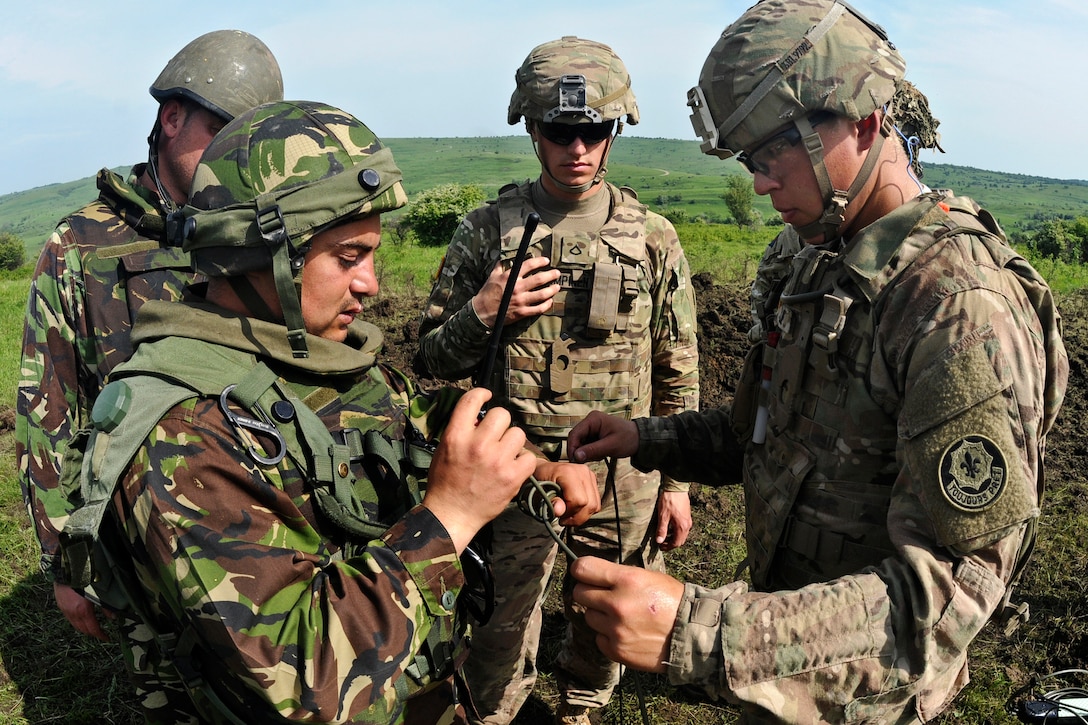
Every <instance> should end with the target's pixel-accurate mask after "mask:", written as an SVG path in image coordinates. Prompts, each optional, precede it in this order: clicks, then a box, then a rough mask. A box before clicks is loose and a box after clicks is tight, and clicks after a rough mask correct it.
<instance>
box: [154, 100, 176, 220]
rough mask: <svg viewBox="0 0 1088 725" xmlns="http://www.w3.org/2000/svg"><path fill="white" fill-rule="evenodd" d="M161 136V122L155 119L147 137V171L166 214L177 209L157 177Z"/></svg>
mask: <svg viewBox="0 0 1088 725" xmlns="http://www.w3.org/2000/svg"><path fill="white" fill-rule="evenodd" d="M161 136H162V124H161V123H160V121H159V120H158V118H156V119H155V127H154V128H152V129H151V135H149V136H148V137H147V171H148V174H149V175H150V176H151V180H152V181H153V182H155V191H157V192H158V193H159V203H161V204H162V206H163V209H164V210H165V211H166V213H167V214H169V213H170V212H173V211H177V210H178V205H177V204H176V203H175V202H174V200H173V199H172V198H171V197H170V195H169V194H167V193H166V189H165V188H164V187H163V185H162V179H161V178H159V138H160V137H161Z"/></svg>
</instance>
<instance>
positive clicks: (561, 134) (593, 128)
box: [536, 120, 616, 146]
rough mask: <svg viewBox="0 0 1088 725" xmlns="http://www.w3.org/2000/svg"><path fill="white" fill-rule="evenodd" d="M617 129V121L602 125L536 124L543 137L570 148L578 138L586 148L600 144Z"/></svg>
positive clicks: (606, 122)
mask: <svg viewBox="0 0 1088 725" xmlns="http://www.w3.org/2000/svg"><path fill="white" fill-rule="evenodd" d="M615 127H616V121H615V120H612V121H604V122H602V123H544V122H543V121H541V122H539V123H537V124H536V128H537V130H538V131H540V135H541V136H543V137H544V138H546V139H548V140H549V141H551V142H552V143H554V144H558V145H559V146H569V145H570V144H572V143H574V139H576V138H580V139H582V141H584V142H585V144H586V146H592V145H593V144H598V143H600V142H601V141H604V140H605V139H606V138H608V137H609V136H611V135H612V130H613V129H614V128H615Z"/></svg>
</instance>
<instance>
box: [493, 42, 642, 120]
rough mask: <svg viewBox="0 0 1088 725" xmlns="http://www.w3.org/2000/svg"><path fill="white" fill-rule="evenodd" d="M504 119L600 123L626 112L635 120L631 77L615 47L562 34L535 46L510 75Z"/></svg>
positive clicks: (636, 108) (635, 110)
mask: <svg viewBox="0 0 1088 725" xmlns="http://www.w3.org/2000/svg"><path fill="white" fill-rule="evenodd" d="M514 81H515V83H516V87H515V88H514V93H513V95H512V96H511V97H510V109H509V111H508V112H507V122H508V123H510V125H514V124H516V123H517V122H518V121H519V120H520V119H521V117H522V116H524V117H525V118H526V120H529V121H545V122H551V121H556V120H561V121H567V122H590V123H600V122H602V121H612V120H615V119H619V120H620V121H621V122H622V121H623V118H621V117H622V116H624V115H626V116H627V119H626V122H627V123H629V124H631V125H634V124H636V123H638V105H637V104H636V103H635V94H634V93H633V92H632V91H631V76H630V75H629V74H628V73H627V67H626V66H624V64H623V61H622V60H620V58H619V56H617V55H616V54H615V52H613V50H612V49H611V48H610V47H608V46H607V45H604V44H603V43H597V42H594V41H592V40H583V39H582V38H576V37H574V36H569V35H568V36H564V37H562V38H560V39H559V40H553V41H550V42H548V43H543V44H541V45H538V46H537V47H535V48H533V50H532V51H531V52H530V53H529V55H528V56H527V57H526V58H525V62H523V63H522V64H521V67H520V68H518V70H517V72H515V73H514Z"/></svg>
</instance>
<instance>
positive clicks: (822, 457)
mask: <svg viewBox="0 0 1088 725" xmlns="http://www.w3.org/2000/svg"><path fill="white" fill-rule="evenodd" d="M939 202H943V203H944V204H945V206H947V205H948V204H953V205H955V204H956V203H957V201H956V200H955V199H954V198H952V197H940V196H939V195H936V194H932V195H930V196H929V197H928V198H926V199H924V200H923V201H922V202H920V203H919V204H918V206H917V208H916V209H915V210H913V211H912V213H911V216H910V218H907V219H905V220H904V221H903V222H902V224H903V226H902V228H901V229H899V230H892V231H890V233H888V234H887V235H885V237H886V239H887V242H886V244H887V249H874V250H873V251H872V253H871V254H870V255H867V256H868V257H869V258H871V259H873V260H876V264H877V265H878V266H877V267H876V268H874V269H868V270H865V273H866V275H869V274H871V275H872V277H871V279H873V280H876V282H875V285H876V286H875V291H873V290H870V291H868V292H866V293H865V294H863V293H862V291H861V290H860V289H859V288H858V286H857V284H856V283H855V282H854V279H853V278H852V277H851V276H850V275H849V274H848V273H847V272H846V270H845V269H844V265H843V259H842V256H841V255H840V253H839V251H836V250H834V249H830V248H827V247H815V246H806V247H805V248H803V249H802V250H801V251H800V252H799V253H798V254H797V256H796V257H795V258H794V260H793V267H792V272H791V276H790V278H789V281H788V282H787V283H786V286H785V289H784V291H783V294H782V296H781V299H780V300H779V305H778V309H777V313H776V315H775V323H776V328H777V329H776V330H775V332H776V333H777V335H778V336H779V337H778V342H777V345H775V344H773V343H765V344H764V345H763V347H762V351H763V354H762V360H760V356H759V355H750V356H749V358H748V361H747V364H748V365H749V366H751V365H753V364H754V365H762V366H763V369H764V370H769V371H770V378H769V385H764V389H763V390H758V391H753V390H749V391H748V393H747V394H748V395H758V396H759V401H760V404H761V405H762V406H765V410H766V441H765V442H764V443H761V444H756V443H749V444H748V447H747V452H746V455H745V471H744V481H745V506H746V509H747V522H748V528H747V532H746V533H747V545H748V561H747V563H748V565H749V567H750V570H751V576H752V580H753V583H754V584H755V585H756V587H758V588H760V589H763V590H767V591H770V590H776V589H797V588H800V587H802V586H804V585H806V584H810V583H814V582H824V581H829V580H831V579H834V578H836V577H839V576H843V575H846V574H850V573H852V572H856V571H858V570H860V569H862V568H864V567H865V566H870V565H872V566H875V565H877V564H879V563H880V561H881V560H883V559H884V558H886V557H888V556H890V555H892V554H893V553H894V551H893V547H892V544H891V541H890V539H889V537H888V532H887V515H888V509H889V506H890V503H891V492H892V485H893V484H894V482H895V480H896V477H897V475H898V472H899V465H898V463H897V461H896V446H897V442H898V437H899V436H898V429H897V412H898V411H896V410H892V409H890V407H889V406H887V405H882V404H881V402H880V401H878V400H875V399H874V398H873V397H872V395H871V394H870V391H869V388H868V379H869V376H868V373H869V370H870V367H871V365H872V354H873V341H874V333H875V329H876V328H875V326H876V325H878V324H879V323H880V318H881V316H882V315H883V314H884V310H883V309H882V308H881V299H882V297H883V295H884V293H885V292H886V291H887V290H889V289H890V287H891V286H892V285H893V284H894V282H895V280H896V278H897V277H898V276H899V275H901V274H902V273H903V271H904V270H905V269H907V268H909V262H907V263H904V262H903V260H902V259H899V258H897V257H896V252H897V250H898V249H904V248H905V249H910V250H912V252H917V254H921V253H922V252H923V251H924V250H925V249H928V248H930V247H932V246H933V245H935V244H938V243H939V242H940V241H941V239H942V238H944V237H945V236H947V235H949V234H964V233H967V234H972V235H975V236H976V237H977V238H978V239H979V240H980V242H981V243H982V244H983V245H985V247H986V248H987V249H988V250H989V251H990V253H991V254H993V256H994V259H998V260H1000V259H1003V258H1006V257H1007V256H1008V255H1009V253H1010V251H1009V249H1008V246H1007V243H1006V242H1005V241H1004V237H1003V235H1002V234H1001V232H1000V229H999V228H998V227H997V225H996V223H994V222H993V221H992V218H990V217H989V216H988V215H987V214H985V212H983V217H982V218H981V219H980V217H979V216H977V215H976V209H975V208H973V207H968V206H963V207H955V206H953V207H952V208H951V209H949V210H948V211H947V212H946V213H944V214H941V213H940V211H939V210H938V209H936V207H937V205H938V203H939ZM934 214H936V217H934ZM927 215H928V218H927ZM934 218H936V219H937V221H936V222H934ZM923 219H926V223H924V224H922V223H921V222H922V221H923ZM896 231H900V232H901V234H897V233H895V232H896ZM877 244H879V243H877ZM917 254H915V255H914V258H917ZM895 263H898V267H897V266H895ZM888 313H889V314H895V311H888ZM771 339H772V340H773V337H772V338H771ZM743 378H744V380H746V381H749V383H750V384H754V386H756V387H757V388H758V385H759V380H760V376H759V375H758V373H753V372H752V371H751V370H748V371H746V373H745V375H744V376H743ZM739 397H743V394H742V393H740V392H738V398H739ZM751 408H754V406H751ZM745 409H746V410H749V409H750V408H747V407H746V408H745ZM734 423H735V426H736V427H737V428H738V432H739V431H741V430H745V429H746V430H747V431H749V432H750V431H751V428H752V425H751V422H750V421H734ZM757 438H758V436H757Z"/></svg>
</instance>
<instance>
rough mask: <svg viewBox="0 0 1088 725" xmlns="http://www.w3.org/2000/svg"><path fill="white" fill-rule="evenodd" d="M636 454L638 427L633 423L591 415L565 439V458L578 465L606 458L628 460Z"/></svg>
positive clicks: (610, 416) (622, 419)
mask: <svg viewBox="0 0 1088 725" xmlns="http://www.w3.org/2000/svg"><path fill="white" fill-rule="evenodd" d="M637 452H638V426H636V425H635V423H634V421H631V420H627V419H625V418H618V417H616V416H613V415H607V414H605V413H602V412H600V411H599V410H594V411H591V412H590V414H589V415H587V416H586V417H585V418H583V419H582V420H581V421H579V423H578V424H577V425H576V426H574V427H573V428H572V429H571V431H570V433H569V434H568V435H567V455H568V457H569V458H570V459H571V460H572V461H575V462H577V463H585V462H587V461H600V460H602V459H604V458H607V457H609V456H615V457H617V458H630V457H631V456H633V455H635V453H637Z"/></svg>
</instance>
